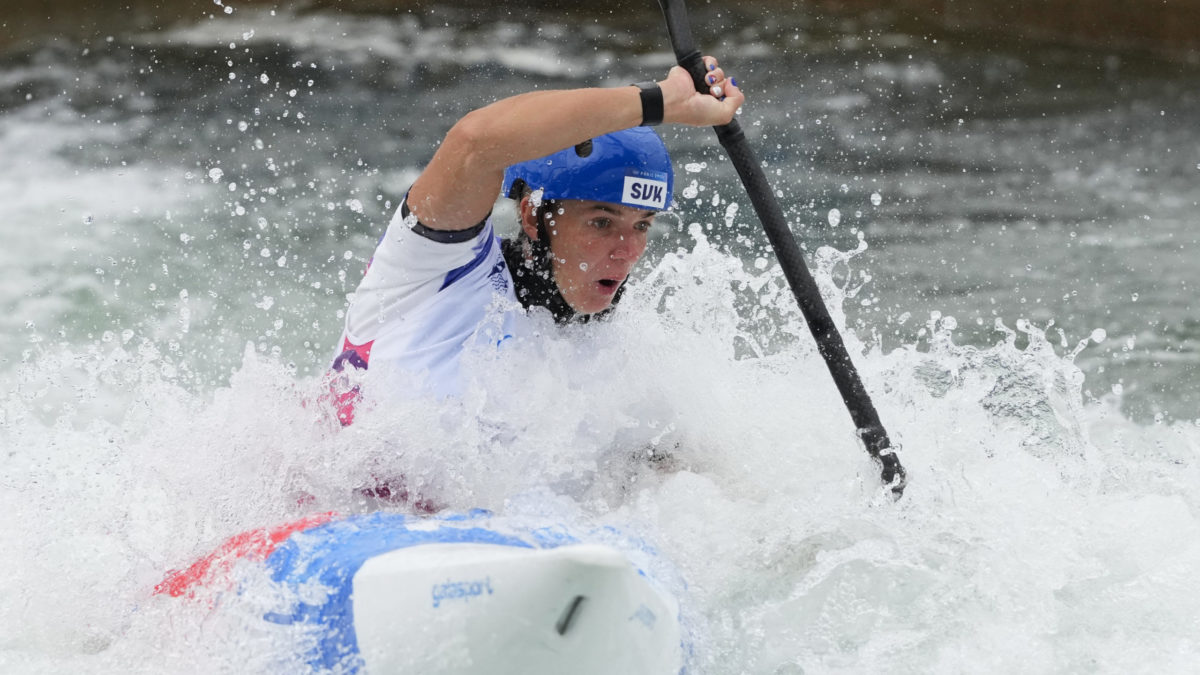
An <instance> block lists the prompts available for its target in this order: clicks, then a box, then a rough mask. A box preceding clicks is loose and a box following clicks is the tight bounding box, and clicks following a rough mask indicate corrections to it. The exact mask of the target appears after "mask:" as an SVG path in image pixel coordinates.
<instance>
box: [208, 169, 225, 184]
mask: <svg viewBox="0 0 1200 675" xmlns="http://www.w3.org/2000/svg"><path fill="white" fill-rule="evenodd" d="M224 175H225V172H224V171H222V170H220V169H209V170H208V177H209V178H210V179H212V182H214V183H217V182H220V180H221V176H224Z"/></svg>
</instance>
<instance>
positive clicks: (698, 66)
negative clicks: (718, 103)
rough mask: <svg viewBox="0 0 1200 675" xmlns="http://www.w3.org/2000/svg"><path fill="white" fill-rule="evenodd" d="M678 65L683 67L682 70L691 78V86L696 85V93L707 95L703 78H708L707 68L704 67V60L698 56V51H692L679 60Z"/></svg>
mask: <svg viewBox="0 0 1200 675" xmlns="http://www.w3.org/2000/svg"><path fill="white" fill-rule="evenodd" d="M679 65H681V66H683V68H684V70H686V71H688V74H689V75H691V76H692V84H694V85H696V91H698V92H700V93H701V94H707V93H709V90H708V86H709V85H708V83H707V82H705V81H704V78H705V77H707V76H708V68H707V67H706V66H705V65H704V58H703V57H701V56H700V52H699V51H694V52H692V53H690V54H688V55H687V56H685V57H683V58H681V59H679Z"/></svg>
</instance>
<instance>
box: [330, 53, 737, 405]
mask: <svg viewBox="0 0 1200 675" xmlns="http://www.w3.org/2000/svg"><path fill="white" fill-rule="evenodd" d="M704 61H705V66H706V68H707V69H708V74H707V76H706V79H707V81H708V83H709V84H710V90H709V92H708V93H707V94H700V93H697V91H696V88H695V85H694V84H693V82H692V78H691V76H690V75H688V73H687V72H686V71H685V70H683V69H682V68H680V67H678V66H676V67H674V68H672V69H671V71H670V72H669V73H668V75H667V77H666V79H664V80H662V81H661V82H657V83H645V84H639V85H634V86H626V87H613V88H587V89H573V90H563V91H537V92H531V93H526V94H521V95H518V96H513V97H511V98H507V99H504V100H501V101H498V102H496V103H493V104H491V105H489V106H486V107H484V108H481V109H479V110H475V111H473V112H471V113H469V114H467V115H466V116H465V117H463V118H462V119H461V120H459V121H458V123H456V124H455V125H454V126H453V127H452V128H451V129H450V131H449V132H448V133H447V134H446V138H445V140H443V141H442V144H441V145H440V146H439V148H438V150H437V152H436V153H435V154H434V156H433V159H432V160H431V161H430V163H429V165H428V166H427V167H426V168H425V170H424V171H423V172H422V173H421V175H420V176H419V177H418V178H417V180H416V181H415V182H414V183H413V185H412V187H411V188H410V190H409V192H408V194H407V195H406V196H405V198H404V200H403V202H402V203H401V205H400V207H399V209H398V210H397V212H396V214H395V216H394V217H393V218H392V222H391V224H390V225H389V226H388V229H387V232H386V233H385V234H384V236H383V239H382V240H381V241H380V243H379V247H378V248H377V249H376V251H375V255H374V257H373V259H372V261H371V264H370V265H369V266H368V269H367V273H366V275H365V276H364V278H363V281H362V283H361V284H360V285H359V287H358V289H357V291H356V292H355V296H354V300H353V301H352V303H351V305H350V307H349V309H348V311H347V312H346V324H345V331H344V333H343V336H342V341H341V349H340V350H338V351H339V353H338V355H337V357H336V358H335V359H334V363H333V369H334V370H335V371H339V372H341V371H344V370H345V368H346V366H347V365H350V366H353V367H354V368H358V369H366V368H368V367H370V368H372V369H375V368H380V367H386V368H388V369H396V370H398V371H401V372H404V373H408V374H412V375H416V376H418V377H422V378H425V382H426V384H427V386H428V387H429V388H430V389H431V390H433V391H435V392H439V393H450V392H454V391H457V389H458V362H459V357H460V355H461V353H462V350H463V349H464V348H465V347H466V345H468V344H469V343H472V342H474V341H489V342H491V343H492V344H495V343H496V342H499V341H502V340H503V339H504V338H505V337H506V336H508V335H510V333H509V329H510V327H511V320H512V318H513V316H512V314H513V312H512V311H511V310H503V309H502V310H501V313H502V317H501V321H500V322H498V323H497V322H495V321H491V320H490V319H493V318H494V317H495V315H496V313H497V308H503V307H505V304H506V303H505V300H507V301H509V303H507V304H508V306H509V307H513V308H515V307H516V303H517V302H520V304H521V305H522V306H524V307H525V308H526V309H529V308H533V307H544V308H546V309H548V310H549V311H550V312H551V313H552V314H553V315H554V317H555V319H556V320H558V321H560V322H566V321H572V320H588V319H589V318H591V317H594V316H597V315H600V314H602V313H604V312H606V311H608V310H609V309H610V308H611V307H612V306H613V304H614V303H615V302H616V301H617V299H618V298H619V297H620V294H621V290H622V288H623V286H624V284H625V281H626V279H627V278H628V276H629V273H630V271H631V270H632V268H633V266H634V265H635V264H636V263H637V261H638V260H639V259H640V258H641V256H642V254H643V253H644V252H645V250H646V237H647V231H648V230H649V227H650V225H651V222H652V220H653V218H654V216H655V214H656V213H657V212H658V211H660V210H663V209H665V208H667V207H668V206H669V205H670V200H671V188H672V182H673V179H672V176H673V172H672V169H671V161H670V157H669V156H668V154H667V150H666V147H665V146H664V145H663V142H662V140H661V139H660V138H659V137H658V135H657V134H655V133H654V132H653V131H651V130H650V129H645V128H642V127H648V126H653V125H656V124H659V123H674V124H686V125H691V126H713V125H719V124H725V123H727V122H729V120H731V119H732V118H733V115H734V113H735V112H736V111H737V109H738V108H739V107H740V106H741V104H742V102H743V100H744V96H743V95H742V93H741V91H740V90H739V89H738V87H737V83H736V81H735V80H727V79H726V77H725V73H724V71H723V70H722V69H721V68H720V67H719V66H718V65H717V61H716V59H714V58H712V57H705V59H704ZM501 193H503V194H504V195H505V196H507V197H510V198H513V199H515V200H518V202H519V207H518V212H519V218H520V224H521V233H520V235H519V236H518V238H517V239H516V240H514V241H501V240H500V239H499V238H498V237H496V236H495V234H494V232H493V226H492V218H491V210H492V206H493V204H494V203H495V199H496V195H497V194H501ZM358 396H359V394H358V389H357V387H355V388H353V389H351V390H349V391H343V392H341V393H337V392H335V398H336V407H337V413H338V418H339V420H340V421H341V423H342V424H349V423H350V422H351V421H352V420H353V412H354V411H353V406H354V404H355V402H357V400H358Z"/></svg>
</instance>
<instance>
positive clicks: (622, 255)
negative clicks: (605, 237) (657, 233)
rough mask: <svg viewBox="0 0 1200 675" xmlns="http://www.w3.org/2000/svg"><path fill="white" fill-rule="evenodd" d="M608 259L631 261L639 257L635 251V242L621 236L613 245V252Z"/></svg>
mask: <svg viewBox="0 0 1200 675" xmlns="http://www.w3.org/2000/svg"><path fill="white" fill-rule="evenodd" d="M608 257H610V258H612V259H613V260H631V259H633V258H635V257H637V254H636V253H635V251H634V244H633V242H632V241H630V240H629V239H628V238H627V237H625V236H621V237H619V238H618V239H617V241H616V243H614V244H613V248H612V251H611V252H610V253H609V254H608Z"/></svg>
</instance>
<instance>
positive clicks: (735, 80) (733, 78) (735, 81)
mask: <svg viewBox="0 0 1200 675" xmlns="http://www.w3.org/2000/svg"><path fill="white" fill-rule="evenodd" d="M729 81H730V82H732V83H733V86H735V87H736V86H737V78H736V77H731V78H729Z"/></svg>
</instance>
